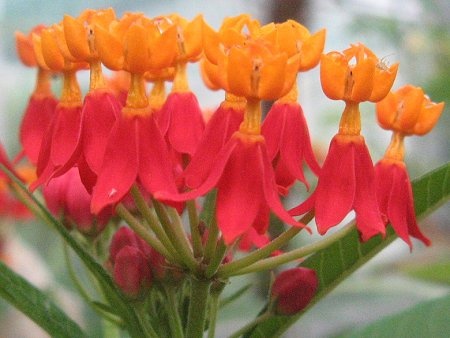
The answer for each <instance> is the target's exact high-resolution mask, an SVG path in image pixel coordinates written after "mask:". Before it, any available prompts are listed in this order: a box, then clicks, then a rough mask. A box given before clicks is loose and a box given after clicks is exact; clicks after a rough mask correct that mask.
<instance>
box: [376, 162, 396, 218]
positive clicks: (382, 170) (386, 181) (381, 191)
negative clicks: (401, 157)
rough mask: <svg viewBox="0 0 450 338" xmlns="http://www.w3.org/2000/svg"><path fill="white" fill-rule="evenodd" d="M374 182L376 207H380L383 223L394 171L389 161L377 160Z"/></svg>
mask: <svg viewBox="0 0 450 338" xmlns="http://www.w3.org/2000/svg"><path fill="white" fill-rule="evenodd" d="M374 171H375V184H376V187H377V200H378V207H379V208H380V212H381V216H382V218H383V221H384V223H387V222H388V216H387V210H388V205H389V196H390V195H391V189H392V186H393V174H394V171H393V170H392V168H391V165H390V164H389V162H386V161H384V160H381V161H379V162H378V163H377V164H376V165H375V167H374Z"/></svg>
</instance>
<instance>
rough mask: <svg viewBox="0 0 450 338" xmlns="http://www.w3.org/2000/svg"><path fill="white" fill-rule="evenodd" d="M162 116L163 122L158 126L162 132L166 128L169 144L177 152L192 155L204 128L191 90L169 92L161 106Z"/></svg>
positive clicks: (200, 113)
mask: <svg viewBox="0 0 450 338" xmlns="http://www.w3.org/2000/svg"><path fill="white" fill-rule="evenodd" d="M162 116H163V117H162V119H163V120H164V122H162V125H160V128H161V130H162V132H163V134H164V132H165V130H167V137H168V140H169V143H170V144H171V146H172V147H173V148H174V149H175V150H176V151H177V152H179V153H182V154H189V155H193V154H194V153H195V150H196V149H197V146H198V143H199V141H200V138H201V136H202V133H203V130H204V129H205V122H204V120H203V116H202V111H201V109H200V106H199V104H198V101H197V98H196V97H195V95H194V94H193V93H192V92H181V93H178V92H175V93H171V94H170V95H169V96H168V97H167V100H166V102H165V104H164V106H163V108H162ZM164 116H165V117H164ZM167 120H168V127H166V126H167Z"/></svg>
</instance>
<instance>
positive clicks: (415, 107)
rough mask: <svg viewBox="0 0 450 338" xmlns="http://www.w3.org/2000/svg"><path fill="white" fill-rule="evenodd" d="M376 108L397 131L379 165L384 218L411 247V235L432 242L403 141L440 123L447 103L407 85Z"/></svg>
mask: <svg viewBox="0 0 450 338" xmlns="http://www.w3.org/2000/svg"><path fill="white" fill-rule="evenodd" d="M376 108H377V109H376V111H377V118H378V123H379V124H380V125H381V127H383V128H384V129H387V130H392V131H393V134H392V140H391V143H390V145H389V147H388V149H387V150H386V153H385V155H384V157H383V158H382V159H381V160H380V161H379V162H378V163H377V164H376V165H375V179H376V183H377V198H378V204H379V206H380V210H381V213H382V214H383V217H384V221H385V223H388V222H390V223H391V225H392V227H393V228H394V230H395V232H396V233H397V235H398V236H399V237H400V238H401V239H403V240H404V241H405V242H406V243H407V244H408V245H409V246H410V248H412V243H411V240H410V238H409V237H410V236H412V237H415V238H417V239H419V240H421V241H422V242H423V243H424V244H425V245H430V244H431V242H430V240H429V239H428V238H427V237H426V236H424V235H423V234H422V232H421V231H420V229H419V226H418V225H417V220H416V216H415V212H414V198H413V192H412V187H411V182H410V178H409V175H408V172H407V169H406V165H405V163H404V162H403V159H404V153H405V151H404V144H403V140H404V137H405V136H407V135H414V134H415V135H424V134H426V133H428V132H429V131H430V130H431V129H432V128H433V127H434V125H435V124H436V123H437V121H438V119H439V116H440V114H441V113H442V110H443V108H444V103H443V102H441V103H438V104H436V103H433V102H431V100H430V99H429V98H428V97H427V96H426V95H425V94H424V92H423V90H422V89H421V88H419V87H413V86H410V85H406V86H403V87H401V88H400V89H398V90H397V91H396V92H390V93H389V94H388V95H387V96H386V98H384V99H383V100H382V101H380V102H378V103H377V106H376Z"/></svg>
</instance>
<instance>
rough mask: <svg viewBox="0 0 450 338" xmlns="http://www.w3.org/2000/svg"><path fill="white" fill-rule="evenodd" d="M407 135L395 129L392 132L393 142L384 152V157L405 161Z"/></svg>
mask: <svg viewBox="0 0 450 338" xmlns="http://www.w3.org/2000/svg"><path fill="white" fill-rule="evenodd" d="M404 138H405V135H403V134H402V133H399V132H396V131H394V132H393V133H392V138H391V143H390V144H389V147H388V148H387V150H386V153H385V154H384V158H386V159H389V160H394V161H403V159H404V157H405V145H404V142H403V140H404Z"/></svg>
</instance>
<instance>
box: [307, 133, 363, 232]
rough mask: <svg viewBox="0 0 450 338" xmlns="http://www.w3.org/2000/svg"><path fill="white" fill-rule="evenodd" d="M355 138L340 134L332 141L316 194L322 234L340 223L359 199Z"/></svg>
mask: <svg viewBox="0 0 450 338" xmlns="http://www.w3.org/2000/svg"><path fill="white" fill-rule="evenodd" d="M354 138H358V137H357V136H355V137H343V136H341V135H336V136H334V137H333V139H332V140H331V144H330V149H329V150H328V155H327V157H326V159H325V162H324V164H323V166H322V170H321V172H320V176H319V181H318V183H317V187H316V191H315V202H316V203H315V217H316V223H317V229H318V231H319V233H320V234H321V235H323V234H325V233H326V232H327V231H328V229H329V228H331V227H333V226H335V225H337V224H339V223H340V222H341V221H342V220H343V219H344V217H345V216H346V215H347V214H348V213H349V212H350V210H352V207H353V202H354V199H355V190H356V177H355V149H354Z"/></svg>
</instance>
